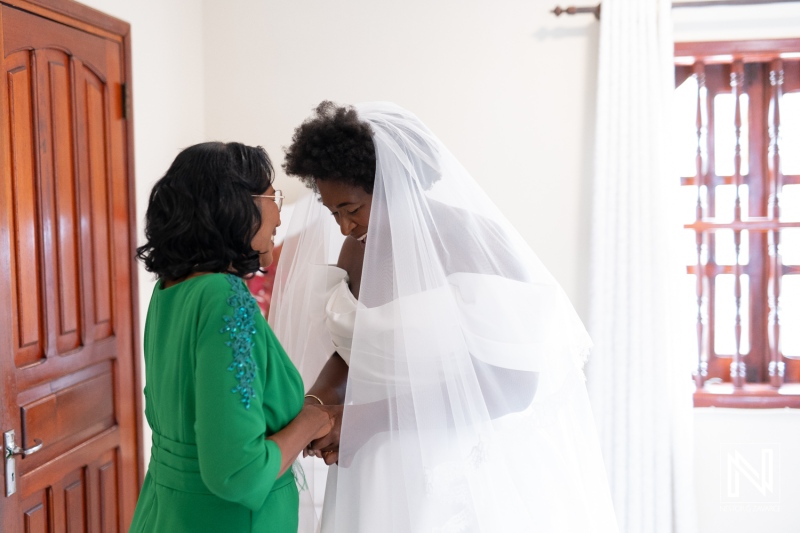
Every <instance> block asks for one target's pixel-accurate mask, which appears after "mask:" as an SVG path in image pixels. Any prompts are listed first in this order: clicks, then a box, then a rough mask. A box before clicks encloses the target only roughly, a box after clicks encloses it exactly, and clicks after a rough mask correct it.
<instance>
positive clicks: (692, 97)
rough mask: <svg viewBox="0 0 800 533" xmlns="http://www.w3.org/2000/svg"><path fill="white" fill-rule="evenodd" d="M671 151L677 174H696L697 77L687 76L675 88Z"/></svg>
mask: <svg viewBox="0 0 800 533" xmlns="http://www.w3.org/2000/svg"><path fill="white" fill-rule="evenodd" d="M672 119H673V130H672V132H673V133H672V139H673V142H672V151H673V158H672V160H673V163H674V165H675V167H674V172H675V173H676V175H677V176H682V177H687V178H688V177H691V176H695V175H697V163H696V161H695V157H696V155H697V78H695V77H694V76H689V77H688V78H686V81H684V82H683V83H682V84H681V85H680V87H678V88H677V89H675V101H674V112H673V117H672Z"/></svg>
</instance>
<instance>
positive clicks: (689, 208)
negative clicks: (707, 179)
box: [680, 185, 705, 224]
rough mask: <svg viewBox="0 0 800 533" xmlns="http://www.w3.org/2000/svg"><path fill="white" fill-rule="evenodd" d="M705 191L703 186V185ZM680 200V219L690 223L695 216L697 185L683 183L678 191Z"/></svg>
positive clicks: (695, 218)
mask: <svg viewBox="0 0 800 533" xmlns="http://www.w3.org/2000/svg"><path fill="white" fill-rule="evenodd" d="M703 191H705V187H703ZM680 195H681V196H680V201H681V221H682V222H683V223H684V224H691V223H692V222H694V221H695V220H697V217H696V216H695V215H696V214H697V187H696V186H695V185H684V186H683V187H681V192H680Z"/></svg>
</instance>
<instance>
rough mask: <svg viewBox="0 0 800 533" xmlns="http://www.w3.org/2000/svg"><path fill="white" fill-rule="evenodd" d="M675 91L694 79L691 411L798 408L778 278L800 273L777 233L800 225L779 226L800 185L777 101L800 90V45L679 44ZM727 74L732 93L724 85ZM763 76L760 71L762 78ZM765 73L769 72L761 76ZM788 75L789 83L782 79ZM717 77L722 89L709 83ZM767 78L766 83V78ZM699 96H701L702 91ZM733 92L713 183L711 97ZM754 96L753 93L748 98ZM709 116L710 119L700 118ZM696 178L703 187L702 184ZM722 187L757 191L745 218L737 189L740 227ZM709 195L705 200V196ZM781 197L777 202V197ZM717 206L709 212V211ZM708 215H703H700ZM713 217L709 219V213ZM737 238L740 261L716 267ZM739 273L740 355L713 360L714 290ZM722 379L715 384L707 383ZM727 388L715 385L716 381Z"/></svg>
mask: <svg viewBox="0 0 800 533" xmlns="http://www.w3.org/2000/svg"><path fill="white" fill-rule="evenodd" d="M675 65H676V67H675V78H676V79H675V82H676V87H677V86H679V85H680V84H682V83H683V82H684V81H685V80H686V79H688V78H689V77H690V76H696V77H697V78H698V82H699V83H698V86H699V89H698V99H697V102H698V108H697V123H696V129H697V156H696V165H697V167H696V169H697V170H696V173H695V176H692V177H681V185H683V186H693V187H697V189H698V192H697V206H696V217H695V222H694V223H691V224H687V225H686V226H685V227H686V228H687V229H691V230H694V231H695V234H696V244H697V264H696V265H693V266H690V267H688V268H687V272H688V273H690V274H698V273H700V274H701V275H698V279H697V284H696V296H697V320H696V323H697V337H698V343H697V352H698V364H697V368H696V370H695V374H694V380H695V385H696V389H695V393H694V405H695V407H710V406H715V407H738V408H780V407H792V408H800V360H799V359H796V358H786V357H784V356H783V354H781V353H780V352H779V339H780V327H781V326H780V320H779V306H778V305H776V302H777V301H779V297H780V286H781V280H782V278H783V276H784V275H800V266H794V265H793V266H784V265H782V264H781V261H780V255H779V254H778V253H776V252H777V244H776V243H779V242H780V234H781V230H782V229H784V228H790V227H791V228H798V227H800V222H786V221H781V220H780V219H779V213H780V211H779V201H778V200H776V199H779V197H780V190H781V188H782V186H783V185H787V184H800V175H792V176H784V175H782V174H781V172H780V150H779V148H780V147H779V146H778V143H777V141H776V139H777V132H778V131H779V129H780V113H779V111H780V100H781V96H782V94H783V89H784V86H785V85H784V84H786V83H788V84H789V86H790V88H791V90H792V91H795V90H798V91H800V39H777V40H757V41H721V42H683V43H676V44H675ZM726 69H727V70H729V78H730V83H729V86H728V87H727V89H725V88H723V87H722V86H721V85H720V84H719V83H718V82H719V79H720V76H721V74H724V73H726V72H725V71H726ZM759 69H760V71H759ZM764 69H768V71H765V70H764ZM785 71H786V72H788V74H789V79H785V77H784V74H785ZM711 72H714V73H715V76H709V83H711V78H712V77H713V79H714V82H713V83H716V84H717V85H716V86H707V85H706V75H707V74H709V73H711ZM765 76H766V78H765ZM700 88H702V90H700ZM723 92H731V93H733V94H734V96H735V98H734V102H735V104H734V105H735V107H736V109H735V116H736V119H735V121H736V124H735V131H736V139H735V147H734V154H735V155H734V159H735V161H734V173H733V176H717V175H716V173H715V169H714V161H713V160H714V131H713V127H714V126H713V120H712V119H711V118H710V117H713V109H712V108H713V95H714V94H720V93H723ZM743 92H747V94H748V95H749V97H750V101H751V102H755V105H751V106H749V111H750V113H749V115H748V118H749V126H750V129H749V131H750V132H754V133H751V134H750V135H749V155H750V158H749V161H750V171H749V173H748V174H747V175H746V176H742V174H741V153H740V148H741V144H742V143H741V139H740V137H739V131H740V130H739V127H740V126H741V118H740V107H739V106H740V105H739V98H738V95H740V94H743ZM751 93H752V94H751ZM704 117H705V118H704ZM698 180H699V183H698ZM723 184H732V185H742V184H747V185H748V186H749V190H750V191H751V195H750V201H749V205H748V207H749V208H750V209H749V214H750V216H748V217H746V218H742V217H741V205H740V203H739V194H738V187H737V189H736V190H737V192H736V199H735V205H734V220H733V221H732V222H725V223H723V222H720V221H716V220H714V219H713V215H714V211H713V209H714V208H713V199H714V194H715V187H716V186H718V185H723ZM701 186H704V187H705V191H706V197H707V199H708V201H707V202H704V200H706V198H703V197H702V195H701ZM776 191H777V194H776ZM706 204H707V206H711V207H710V209H708V207H707V206H706ZM704 208H706V210H704ZM709 211H710V212H709ZM718 230H732V231H733V235H734V246H735V250H736V261H735V264H734V265H717V264H716V262H715V258H714V251H715V246H716V245H715V237H714V235H715V232H716V231H718ZM744 230H747V231H748V238H749V244H750V247H749V250H750V256H749V260H748V263H747V264H746V265H742V264H740V261H739V245H740V243H741V235H742V233H741V232H742V231H744ZM723 273H724V274H733V275H734V276H735V278H734V283H735V289H734V293H735V294H734V301H735V302H736V324H735V327H734V331H735V333H734V335H735V339H734V341H735V346H736V348H735V352H736V353H735V354H733V355H732V356H730V355H724V354H716V353H715V345H714V344H715V343H714V290H715V289H714V287H715V281H716V280H715V278H716V276H717V275H718V274H723ZM742 275H748V276H749V280H750V281H751V283H750V284H749V287H750V292H749V296H750V297H749V310H750V313H749V317H750V319H749V323H748V324H742V323H741V321H740V311H741V308H740V301H741V296H742V294H741V282H740V280H741V276H742ZM743 327H749V328H750V333H751V334H750V351H749V353H748V354H741V353H740V352H741V348H740V345H741V332H742V328H743ZM712 378H718V379H717V380H712V381H709V380H711V379H712ZM719 380H721V382H716V383H715V382H714V381H719Z"/></svg>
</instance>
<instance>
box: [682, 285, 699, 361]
mask: <svg viewBox="0 0 800 533" xmlns="http://www.w3.org/2000/svg"><path fill="white" fill-rule="evenodd" d="M683 283H684V285H683V291H682V292H681V296H683V297H682V298H681V304H682V305H681V310H682V311H683V313H682V317H683V318H684V319H685V320H686V321H687V322H688V323H689V324H690V325H687V327H686V329H685V330H684V331H686V333H687V335H686V336H687V337H688V338H687V339H684V340H683V342H681V346H682V347H684V349H685V350H686V351H687V352H688V353H690V354H693V357H692V360H694V361H696V360H697V358H698V357H699V356H698V354H697V328H696V324H697V277H696V276H695V275H694V274H686V275H685V276H684V282H683Z"/></svg>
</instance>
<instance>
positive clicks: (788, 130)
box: [780, 93, 800, 175]
mask: <svg viewBox="0 0 800 533" xmlns="http://www.w3.org/2000/svg"><path fill="white" fill-rule="evenodd" d="M780 135H781V140H780V143H781V144H780V154H781V172H783V174H784V175H786V174H789V175H794V174H800V151H798V150H797V148H796V147H797V146H800V93H786V94H784V95H783V98H781V134H780Z"/></svg>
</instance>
